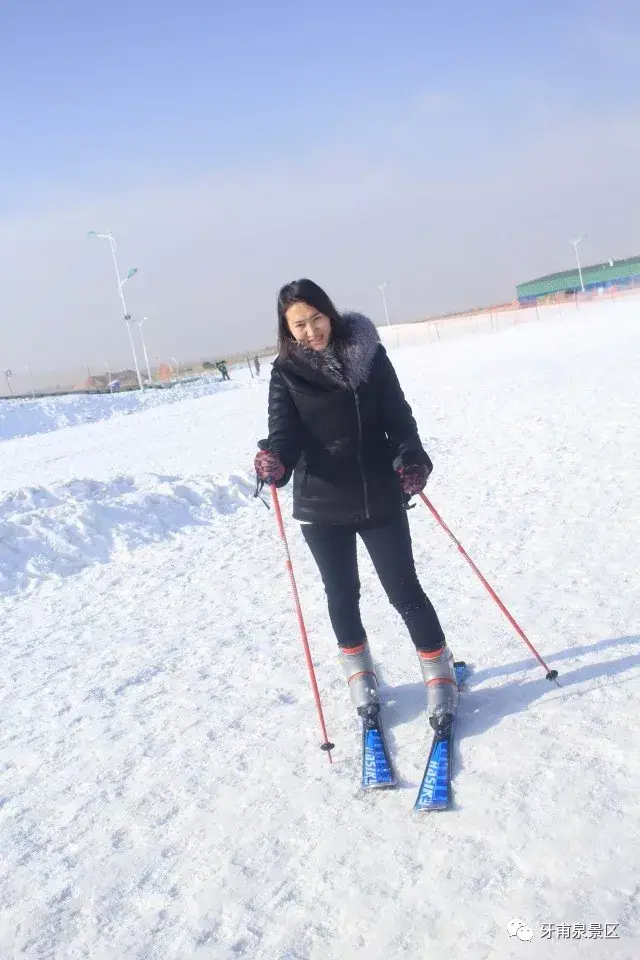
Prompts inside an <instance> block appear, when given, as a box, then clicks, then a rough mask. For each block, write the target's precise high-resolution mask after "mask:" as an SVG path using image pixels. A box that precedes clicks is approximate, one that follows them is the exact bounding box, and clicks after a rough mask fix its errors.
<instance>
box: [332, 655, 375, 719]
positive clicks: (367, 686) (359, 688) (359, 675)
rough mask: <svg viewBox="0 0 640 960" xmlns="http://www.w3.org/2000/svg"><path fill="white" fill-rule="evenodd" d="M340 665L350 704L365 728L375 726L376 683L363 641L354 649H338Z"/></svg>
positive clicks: (371, 663)
mask: <svg viewBox="0 0 640 960" xmlns="http://www.w3.org/2000/svg"><path fill="white" fill-rule="evenodd" d="M339 657H340V663H341V664H342V669H343V670H344V675H345V678H346V680H347V683H348V685H349V694H350V696H351V702H352V703H353V705H354V707H355V708H356V710H357V712H358V716H360V717H362V720H363V722H364V724H365V726H367V727H374V726H376V724H377V720H378V714H379V713H380V700H379V697H378V681H377V679H376V672H375V668H374V666H373V659H372V657H371V650H370V649H369V644H368V642H367V641H366V640H365V641H363V642H362V643H359V644H358V645H357V646H355V647H340V653H339Z"/></svg>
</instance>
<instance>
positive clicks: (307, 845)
mask: <svg viewBox="0 0 640 960" xmlns="http://www.w3.org/2000/svg"><path fill="white" fill-rule="evenodd" d="M392 356H393V360H394V362H395V364H396V367H397V369H398V372H399V374H400V377H401V380H402V383H403V386H404V388H405V391H406V393H407V396H408V397H409V399H410V401H411V402H412V405H413V407H414V411H415V414H416V416H417V419H418V421H419V424H420V426H421V429H422V434H423V437H424V441H425V444H426V446H427V448H428V450H429V451H430V453H431V455H432V458H433V460H434V464H435V470H434V474H433V477H432V480H431V481H430V483H429V493H430V496H431V498H432V500H433V502H434V504H435V505H436V507H437V508H438V509H439V510H440V511H441V513H442V515H443V517H444V519H445V520H446V521H447V523H449V525H450V526H451V527H452V529H453V530H454V532H456V533H457V535H458V536H459V537H460V539H461V540H462V542H463V543H464V545H465V546H466V548H467V549H468V551H469V552H470V554H471V556H472V557H473V558H474V559H475V560H476V561H477V563H478V565H479V566H480V568H481V569H482V570H483V572H484V573H485V574H486V576H487V577H488V579H489V580H490V581H491V582H492V583H493V584H494V586H495V587H496V588H497V589H498V592H499V593H500V595H501V596H502V598H503V599H504V600H505V602H506V603H507V605H508V606H509V607H510V609H511V610H512V612H513V614H514V615H515V616H516V618H517V619H518V620H519V622H520V623H521V624H522V626H523V627H524V629H525V630H526V631H527V632H528V634H529V636H530V638H531V640H532V641H533V642H534V643H535V644H537V645H538V646H539V649H540V651H541V653H542V655H543V656H544V657H545V658H546V659H547V660H548V662H549V663H550V665H552V666H554V667H555V668H557V669H558V671H559V674H560V682H561V684H562V688H561V689H558V688H557V687H555V686H553V685H551V684H549V683H548V681H546V680H545V679H544V676H543V675H542V671H541V670H540V668H539V666H538V665H537V663H536V662H535V660H533V658H532V657H531V656H529V655H528V652H527V650H526V648H525V647H524V645H523V644H522V643H521V641H520V640H519V639H518V637H517V636H516V634H515V633H514V632H513V630H512V629H511V627H510V626H509V624H508V623H507V621H506V620H505V619H504V617H503V616H502V615H501V613H500V612H499V610H498V609H497V608H496V607H495V605H494V604H493V603H492V602H491V601H490V599H489V598H488V596H487V594H486V593H485V591H484V589H483V588H482V586H481V585H480V584H479V583H478V581H477V580H475V578H474V577H473V574H472V573H471V571H470V569H469V568H468V566H467V565H466V564H465V563H464V561H463V560H462V558H461V557H460V556H459V554H458V553H457V552H456V550H455V549H454V548H453V546H452V545H451V543H450V541H449V540H448V539H447V538H446V537H445V535H444V534H443V532H442V531H441V530H440V529H439V528H438V527H437V526H436V525H435V523H434V521H433V520H432V519H431V517H430V515H429V513H428V512H427V510H426V509H425V508H424V507H423V506H417V507H416V509H415V510H412V511H411V514H410V517H411V524H412V530H413V536H414V544H415V552H416V558H417V564H418V568H419V571H420V573H421V576H422V579H423V582H424V584H425V586H426V588H427V590H428V592H429V594H430V595H431V597H432V599H433V601H434V604H435V606H436V608H437V610H438V612H439V614H440V616H441V619H442V621H443V624H444V626H445V629H446V633H447V636H448V638H449V642H450V644H451V646H452V648H453V651H454V654H455V656H456V657H457V658H460V659H465V660H467V662H468V663H470V664H471V665H472V668H473V670H472V674H471V677H470V681H469V687H468V690H467V692H465V693H464V695H463V696H462V698H461V702H460V716H459V723H458V735H459V736H458V747H457V751H456V760H455V768H456V769H455V779H454V790H455V808H454V809H453V810H452V811H450V812H447V813H444V814H438V815H431V816H428V817H423V818H422V819H420V818H416V817H415V815H413V814H412V812H411V808H412V804H413V800H414V797H415V793H416V790H417V787H418V784H419V780H420V777H421V774H422V768H423V764H424V760H425V752H426V748H427V742H428V731H427V725H426V722H425V717H424V691H423V688H422V685H421V683H420V682H419V679H420V674H419V667H418V664H417V660H416V657H415V653H414V652H413V649H412V647H411V644H410V642H409V640H408V637H407V636H406V634H405V632H404V631H403V629H402V628H401V625H400V623H399V620H398V617H397V616H396V614H395V613H394V611H393V610H392V609H391V608H390V607H389V606H388V604H387V602H386V600H385V598H384V597H383V595H382V592H381V589H380V585H379V583H378V581H377V580H376V578H375V575H374V573H373V570H372V567H371V565H370V562H369V560H368V557H367V556H366V554H364V553H361V558H362V566H361V569H362V581H363V596H364V601H363V612H364V619H365V623H366V624H367V626H368V629H369V631H370V633H369V635H370V641H371V644H372V647H373V651H374V656H375V658H376V661H377V663H378V664H379V669H380V676H381V679H382V683H383V695H384V701H385V707H384V716H385V718H386V725H387V728H388V733H389V741H390V747H391V750H392V754H393V758H394V763H395V766H396V769H397V771H398V774H399V778H400V788H399V789H398V790H396V791H393V792H384V793H377V794H373V795H371V794H366V795H363V794H362V793H361V791H360V789H359V743H358V730H357V725H356V719H355V717H354V715H353V711H352V708H351V706H350V703H349V698H348V694H347V692H346V690H345V687H344V682H343V680H342V676H341V672H340V669H339V664H338V662H337V657H336V648H335V641H334V639H333V636H332V633H331V630H330V626H329V623H328V618H327V615H326V609H325V603H324V597H323V593H322V588H321V585H320V584H319V582H318V577H317V575H316V572H315V569H314V567H313V564H312V562H311V560H310V558H309V556H308V555H307V552H306V548H305V546H304V543H303V542H302V540H301V537H300V535H299V532H298V530H297V528H296V525H295V524H294V523H293V522H292V521H291V520H290V519H288V523H287V528H288V531H289V534H290V541H291V551H292V555H293V559H294V563H295V568H296V573H297V577H298V582H299V586H300V591H301V595H302V600H303V605H304V612H305V616H306V620H307V626H308V629H309V634H310V641H311V645H312V650H313V654H314V661H315V664H316V671H317V676H318V681H319V685H320V689H321V695H322V698H323V702H324V706H325V713H326V718H327V725H328V729H329V734H330V736H331V738H332V739H333V740H334V741H335V743H336V750H335V753H334V763H333V765H330V764H329V763H328V760H327V757H326V755H325V754H323V753H322V752H321V751H320V750H319V749H318V745H319V742H320V737H319V730H318V724H317V720H316V716H315V708H314V703H313V698H312V694H311V691H310V689H309V684H308V680H307V675H306V668H305V664H304V659H303V655H302V650H301V647H300V643H299V639H298V635H297V626H296V623H295V618H294V615H293V613H292V609H291V601H290V595H289V586H288V580H287V576H286V572H285V570H284V566H283V563H282V556H281V547H280V544H279V541H278V538H277V531H276V528H275V520H274V517H273V512H272V511H269V510H267V509H266V508H265V507H264V505H263V504H262V503H260V501H259V500H255V499H254V498H253V496H252V493H253V489H252V475H251V463H252V459H253V455H254V451H255V442H256V440H257V439H258V438H260V437H261V436H264V433H265V429H266V426H265V424H266V413H265V404H266V390H267V380H268V377H267V376H266V375H265V376H263V378H262V379H261V381H253V382H252V381H248V380H246V381H245V382H244V383H243V384H242V385H241V386H238V385H237V384H218V385H217V389H216V390H215V392H213V393H211V394H209V395H197V391H195V390H194V391H191V392H190V391H189V388H188V387H185V388H184V393H183V397H184V399H183V400H182V401H181V402H171V403H166V402H162V400H163V399H166V398H169V397H170V399H171V400H172V401H174V400H175V399H176V396H175V394H174V392H173V391H168V392H167V393H164V392H163V393H159V394H154V400H153V402H152V403H151V404H149V405H148V406H145V407H144V408H142V409H138V410H136V412H135V413H134V414H133V415H131V416H126V417H117V418H113V417H110V418H108V419H107V417H109V414H108V409H109V408H107V406H106V405H108V404H110V403H112V400H111V398H98V399H97V400H96V403H95V407H94V411H95V416H94V417H93V419H94V420H97V421H98V422H89V423H79V425H76V426H68V427H65V428H63V429H57V430H53V431H51V430H50V431H49V432H46V433H39V432H38V429H39V428H38V424H39V423H40V422H41V421H40V419H39V418H45V417H48V422H49V423H51V422H58V423H63V422H65V418H66V420H67V421H68V422H77V421H81V420H84V419H86V417H85V416H84V415H83V414H82V413H81V412H80V411H76V412H75V413H74V412H73V410H72V407H73V403H70V402H69V401H65V406H64V411H65V412H64V416H63V415H62V414H61V413H60V411H59V409H58V408H56V407H55V405H54V406H53V407H52V406H51V405H50V402H49V403H48V404H47V409H48V410H49V412H48V413H45V412H44V410H41V409H40V408H39V405H38V404H35V405H32V406H31V410H32V414H33V418H34V423H33V424H32V427H33V429H30V428H29V423H28V422H26V421H25V429H23V430H20V431H19V432H21V433H25V434H28V433H31V434H34V435H32V436H25V437H23V438H22V439H9V440H5V441H4V442H2V443H0V463H1V466H2V469H1V470H0V616H1V621H0V623H1V627H0V629H1V643H2V673H1V674H0V676H1V679H0V721H1V723H0V762H1V763H2V781H1V786H0V956H1V957H2V958H5V957H7V958H13V957H15V958H18V957H26V958H55V960H58V958H65V960H66V958H91V960H103V958H104V960H106V958H109V960H111V958H127V960H128V958H135V960H142V958H145V960H183V958H192V957H193V958H215V960H232V958H238V957H246V958H251V960H316V958H318V960H319V958H323V960H332V958H336V960H337V958H340V960H343V958H351V957H367V960H382V958H384V960H394V958H403V960H405V958H410V960H413V958H415V960H418V958H436V960H440V958H447V957H455V958H462V960H467V958H468V960H483V958H491V960H494V958H495V960H502V958H511V957H513V958H521V957H526V956H529V957H535V958H538V957H540V958H543V957H556V956H557V957H559V958H563V960H570V958H574V957H576V958H598V960H600V958H603V960H604V958H613V960H619V958H627V960H631V958H637V957H638V956H640V943H639V942H638V934H639V931H640V923H639V920H640V856H639V853H640V850H639V846H640V845H639V840H638V838H639V836H640V831H639V826H640V824H639V819H640V817H639V810H640V805H639V803H638V786H639V782H640V779H639V775H640V762H639V759H638V749H637V722H636V717H637V696H638V691H639V689H640V682H639V671H638V665H639V663H640V637H639V634H640V625H639V621H640V614H639V612H638V611H639V609H640V575H639V571H640V483H639V481H638V478H639V477H640V427H639V423H640V420H639V414H640V375H639V371H640V309H639V308H638V306H637V305H635V304H631V303H626V304H601V305H593V306H591V307H588V308H587V307H585V308H584V309H581V310H580V311H579V313H578V312H576V315H575V316H573V317H569V316H568V315H567V316H565V317H564V318H563V319H562V320H559V319H558V318H556V317H550V318H548V319H541V320H540V321H539V322H532V323H526V324H521V325H516V326H512V327H510V328H508V329H502V330H501V331H500V332H497V331H496V330H495V329H490V328H488V329H486V330H484V331H482V330H480V329H478V331H477V333H472V332H470V333H469V334H468V335H466V336H465V337H461V338H458V339H452V340H446V339H444V338H443V339H442V340H441V341H435V342H434V343H429V342H428V341H427V342H426V343H425V344H424V345H422V346H420V345H417V346H412V347H407V348H403V349H400V350H396V351H393V352H392ZM267 372H268V371H265V374H266V373H267ZM77 403H78V404H83V403H84V401H83V400H78V401H77ZM101 404H103V405H105V406H104V407H102V406H101ZM40 406H41V407H44V405H40ZM101 411H107V412H104V416H102V415H101ZM59 415H60V418H59V419H58V420H57V421H56V418H57V417H58V416H59ZM5 435H10V433H9V432H8V431H7V433H5ZM282 499H283V506H284V509H285V516H286V517H287V518H290V495H289V492H288V491H287V492H286V493H285V494H284V495H283V498H282ZM512 920H519V921H521V922H522V924H523V926H521V927H518V924H517V923H515V924H513V925H512V926H511V927H510V928H509V929H508V926H509V923H510V921H512ZM543 924H554V925H556V927H558V926H559V930H558V929H555V930H553V936H552V939H546V938H543V937H542V930H543V927H542V925H543ZM562 924H565V925H569V924H571V925H572V926H571V928H570V935H567V930H568V929H569V928H568V927H567V928H564V929H563V928H562V926H561V925H562ZM579 924H584V925H585V929H586V932H587V933H588V932H589V927H590V925H595V926H593V927H592V928H591V936H590V937H589V938H588V939H587V938H586V937H582V936H581V935H580V934H581V928H580V927H579V926H577V927H576V925H579ZM598 924H599V925H600V926H601V928H602V929H601V930H600V928H599V927H598V926H597V925H598ZM606 924H612V925H614V924H618V926H617V927H614V928H612V929H611V930H610V932H612V933H615V934H616V935H617V938H616V939H614V938H613V937H609V938H608V939H605V937H604V933H605V930H606ZM527 926H528V927H529V928H530V929H531V931H532V934H533V939H532V940H528V941H527V940H523V939H522V937H525V936H527V935H528V934H527V931H526V927H527ZM517 929H519V930H520V934H521V937H518V936H517V935H515V936H514V935H510V933H511V934H513V933H514V932H515V931H516V930H517ZM559 934H561V935H562V936H560V935H559Z"/></svg>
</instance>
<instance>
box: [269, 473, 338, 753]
mask: <svg viewBox="0 0 640 960" xmlns="http://www.w3.org/2000/svg"><path fill="white" fill-rule="evenodd" d="M271 497H272V499H273V509H274V512H275V515H276V520H277V521H278V530H279V531H280V538H281V540H282V543H283V546H284V553H285V557H286V563H287V570H288V572H289V579H290V580H291V592H292V594H293V603H294V606H295V608H296V614H297V616H298V626H299V627H300V636H301V638H302V646H303V647H304V655H305V659H306V661H307V669H308V670H309V679H310V680H311V686H312V688H313V695H314V697H315V701H316V707H317V710H318V718H319V720H320V727H321V729H322V736H323V737H324V743H322V744H321V746H320V749H321V750H325V751H326V753H327V754H328V756H329V763H333V758H332V756H331V751H332V750H334V749H335V743H329V737H328V735H327V728H326V726H325V722H324V714H323V712H322V703H321V702H320V691H319V690H318V684H317V682H316V674H315V670H314V669H313V660H312V659H311V650H310V649H309V639H308V637H307V628H306V627H305V625H304V617H303V616H302V607H301V606H300V598H299V596H298V588H297V586H296V578H295V576H294V573H293V564H292V562H291V554H290V553H289V544H288V543H287V535H286V533H285V530H284V523H283V520H282V511H281V509H280V498H279V497H278V491H277V489H276V487H275V485H273V484H272V485H271Z"/></svg>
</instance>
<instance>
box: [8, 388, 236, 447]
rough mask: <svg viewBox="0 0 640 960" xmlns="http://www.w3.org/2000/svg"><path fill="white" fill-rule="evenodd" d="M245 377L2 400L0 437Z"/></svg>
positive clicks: (190, 394)
mask: <svg viewBox="0 0 640 960" xmlns="http://www.w3.org/2000/svg"><path fill="white" fill-rule="evenodd" d="M242 382H243V379H242V378H240V379H236V380H232V381H230V382H229V381H227V382H224V383H223V382H222V381H220V380H218V379H216V378H215V377H213V376H205V377H202V378H200V379H199V380H197V381H193V382H191V383H182V384H176V386H174V387H172V388H171V389H165V390H162V389H153V390H144V391H143V392H142V393H141V392H140V391H139V390H132V391H130V392H127V393H114V394H75V395H70V396H64V397H43V398H41V399H38V400H11V399H8V398H7V399H4V398H3V399H2V400H0V440H14V439H16V438H18V437H30V436H33V435H34V434H38V433H50V432H51V431H53V430H62V429H63V428H64V427H72V426H76V425H77V424H82V423H97V422H99V421H101V420H110V419H111V418H112V417H122V416H126V415H128V414H131V413H138V412H140V411H142V410H151V409H153V408H155V407H159V406H163V405H165V404H167V403H178V402H180V401H182V400H186V399H192V398H196V397H203V396H208V395H209V394H213V393H217V392H218V391H220V390H230V389H231V390H233V389H235V388H236V387H238V386H240V384H241V383H242Z"/></svg>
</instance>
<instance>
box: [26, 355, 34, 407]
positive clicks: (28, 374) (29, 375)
mask: <svg viewBox="0 0 640 960" xmlns="http://www.w3.org/2000/svg"><path fill="white" fill-rule="evenodd" d="M24 368H25V370H26V371H27V376H28V377H29V387H30V389H31V396H32V398H33V399H34V400H35V398H36V392H35V390H34V389H33V377H32V376H31V370H30V369H29V365H28V364H26V363H25V365H24Z"/></svg>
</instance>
